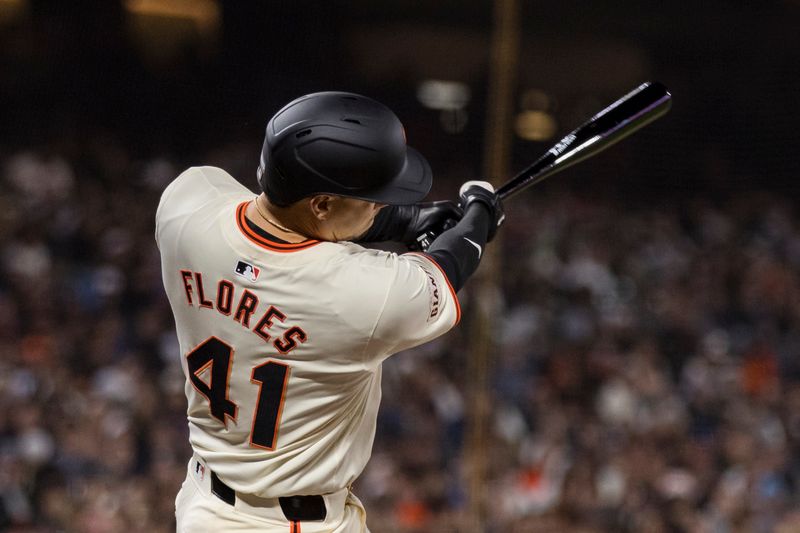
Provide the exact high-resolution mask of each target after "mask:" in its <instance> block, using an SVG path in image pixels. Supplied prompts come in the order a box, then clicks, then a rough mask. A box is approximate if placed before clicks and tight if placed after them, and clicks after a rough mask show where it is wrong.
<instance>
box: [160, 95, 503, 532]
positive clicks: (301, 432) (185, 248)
mask: <svg viewBox="0 0 800 533" xmlns="http://www.w3.org/2000/svg"><path fill="white" fill-rule="evenodd" d="M258 182H259V185H260V188H261V190H262V193H261V194H260V195H259V196H257V197H255V198H254V197H253V194H252V193H251V192H250V191H249V190H248V189H246V188H245V187H243V186H242V185H240V184H239V183H238V182H237V181H236V180H235V179H234V178H233V177H231V176H230V175H229V174H227V173H226V172H225V171H223V170H221V169H219V168H213V167H195V168H190V169H188V170H186V171H185V172H183V173H182V174H181V175H180V176H178V177H177V178H176V179H175V180H174V181H173V182H172V183H171V184H170V185H169V186H168V187H167V188H166V190H165V191H164V193H163V195H162V197H161V201H160V203H159V206H158V210H157V213H156V241H157V243H158V247H159V249H160V252H161V264H162V276H163V281H164V287H165V290H166V293H167V296H168V298H169V301H170V305H171V307H172V311H173V313H174V316H175V325H176V330H177V334H178V339H179V341H180V347H181V353H182V357H181V364H182V367H183V372H184V374H185V376H186V386H185V391H186V397H187V400H188V409H187V417H188V423H189V438H190V441H191V445H192V449H193V451H194V455H193V457H192V458H191V460H190V461H189V465H188V473H187V477H186V480H185V481H184V483H183V486H182V487H181V490H180V492H179V494H178V497H177V499H176V518H177V529H178V531H181V532H193V533H196V532H202V531H214V532H217V531H276V532H287V533H300V532H301V531H302V532H303V533H313V532H323V531H324V532H363V531H367V526H366V521H365V512H364V508H363V507H362V505H361V503H360V502H359V500H358V499H357V498H356V496H354V495H353V493H352V492H351V490H350V486H351V484H352V483H353V481H354V480H355V479H356V478H357V477H358V475H359V474H360V473H361V471H362V470H363V468H364V466H365V464H366V462H367V460H368V459H369V456H370V453H371V447H372V441H373V437H374V435H375V423H376V415H377V412H378V405H379V403H380V398H381V383H380V382H381V362H382V361H383V360H384V359H386V358H387V357H389V356H390V355H392V354H394V353H397V352H399V351H401V350H405V349H407V348H411V347H413V346H416V345H419V344H421V343H424V342H426V341H429V340H431V339H434V338H435V337H438V336H440V335H442V334H443V333H445V332H447V331H448V330H449V329H450V328H452V327H453V326H454V325H455V324H456V323H457V322H458V320H459V313H460V311H459V304H458V299H457V297H456V292H457V291H458V290H459V289H460V288H461V287H462V286H463V285H464V283H465V282H466V281H467V279H468V278H469V276H470V275H471V274H472V273H473V272H474V271H475V269H476V268H477V266H478V263H479V261H480V257H481V255H482V253H483V248H484V246H485V245H486V243H487V242H488V241H490V240H491V238H492V237H493V235H494V234H495V232H496V230H497V228H498V226H499V225H500V223H501V222H502V218H503V213H502V209H501V206H500V203H499V200H498V198H497V196H496V195H495V194H494V192H493V189H492V187H491V186H490V185H489V184H488V183H485V182H468V183H465V184H464V186H462V188H461V191H460V200H459V203H456V202H450V201H444V202H434V203H425V204H421V203H419V202H420V200H422V199H423V198H424V197H425V196H426V194H427V193H428V191H429V189H430V186H431V172H430V168H429V166H428V163H427V162H426V160H425V159H424V158H423V157H422V156H421V155H420V154H419V153H418V152H416V151H415V150H413V149H412V148H409V147H407V146H406V140H405V132H404V131H403V127H402V125H401V123H400V121H399V120H398V118H397V117H396V116H395V115H394V114H393V113H392V112H391V111H390V110H389V109H388V108H386V107H385V106H383V105H382V104H380V103H378V102H376V101H374V100H371V99H369V98H366V97H364V96H360V95H356V94H351V93H342V92H323V93H315V94H310V95H307V96H303V97H301V98H298V99H297V100H294V101H293V102H291V103H289V104H288V105H286V106H285V107H284V108H282V109H281V110H280V111H278V113H277V114H276V115H275V116H274V117H272V119H271V120H270V121H269V123H268V125H267V133H266V139H265V141H264V146H263V150H262V154H261V163H260V166H259V169H258ZM453 224H454V225H453ZM445 225H453V227H451V228H450V229H448V230H446V231H443V228H444V227H445ZM423 232H432V233H433V234H434V235H438V237H436V238H435V240H433V242H432V244H431V245H430V247H429V248H428V249H427V251H425V252H413V253H404V254H400V255H398V254H395V253H389V252H385V251H378V250H374V249H367V248H364V247H362V246H361V245H360V244H358V242H376V241H389V240H394V241H398V242H403V243H406V244H411V243H413V242H414V240H415V238H416V237H417V236H418V235H419V234H421V233H423Z"/></svg>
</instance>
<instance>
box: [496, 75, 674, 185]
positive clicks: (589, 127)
mask: <svg viewBox="0 0 800 533" xmlns="http://www.w3.org/2000/svg"><path fill="white" fill-rule="evenodd" d="M671 105H672V95H670V93H669V91H668V90H667V88H666V87H665V86H664V85H662V84H660V83H657V82H648V83H643V84H642V85H640V86H639V87H637V88H636V89H634V90H633V91H631V92H629V93H628V94H626V95H625V96H623V97H622V98H620V99H619V100H617V101H616V102H614V103H613V104H611V105H609V106H608V107H606V108H605V109H603V110H602V111H600V112H599V113H597V114H596V115H594V116H593V117H592V118H590V119H589V120H588V121H586V122H585V123H584V124H582V125H581V126H579V127H578V128H577V129H575V130H573V131H572V132H571V133H570V134H568V135H567V136H566V137H564V138H563V139H561V141H559V142H558V143H556V144H555V145H554V146H553V147H552V148H550V150H548V151H547V153H545V154H544V155H543V156H542V157H540V158H539V159H538V160H537V161H536V162H534V163H533V164H532V165H530V166H528V167H527V168H526V169H524V170H523V171H522V172H520V173H519V174H517V175H516V176H514V177H513V178H511V179H510V180H509V181H507V182H506V183H504V184H503V185H501V186H500V187H499V188H498V189H497V194H498V195H499V196H500V198H502V199H504V200H505V199H507V198H510V197H511V196H513V195H515V194H517V193H518V192H521V191H522V190H523V189H526V188H528V187H530V186H531V185H533V184H535V183H539V182H540V181H542V180H544V179H546V178H548V177H550V176H552V175H553V174H555V173H556V172H560V171H562V170H564V169H565V168H568V167H570V166H572V165H574V164H575V163H578V162H580V161H583V160H584V159H586V158H588V157H591V156H593V155H595V154H597V153H598V152H600V151H602V150H605V149H606V148H608V147H609V146H611V145H613V144H615V143H617V142H619V141H621V140H622V139H624V138H625V137H627V136H628V135H630V134H632V133H634V132H635V131H637V130H639V129H641V128H642V127H644V126H646V125H647V124H649V123H650V122H652V121H653V120H655V119H657V118H658V117H660V116H661V115H663V114H664V113H666V112H667V111H669V108H670V106H671Z"/></svg>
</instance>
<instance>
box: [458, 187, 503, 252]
mask: <svg viewBox="0 0 800 533" xmlns="http://www.w3.org/2000/svg"><path fill="white" fill-rule="evenodd" d="M458 194H459V198H460V200H461V201H460V205H461V208H462V209H463V210H464V212H465V213H466V212H467V210H468V209H469V206H470V205H472V204H474V203H480V204H483V205H484V206H485V207H486V209H487V210H488V211H489V215H490V216H491V223H490V224H489V235H488V236H487V237H486V242H491V240H492V239H494V236H495V235H496V234H497V228H499V227H500V226H501V225H502V224H503V221H504V220H505V219H506V215H505V213H504V212H503V204H502V202H501V201H500V197H499V196H498V195H497V194H496V193H495V192H494V187H492V184H491V183H489V182H488V181H468V182H466V183H465V184H464V185H462V186H461V189H460V190H459V191H458Z"/></svg>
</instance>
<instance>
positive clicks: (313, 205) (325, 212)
mask: <svg viewBox="0 0 800 533" xmlns="http://www.w3.org/2000/svg"><path fill="white" fill-rule="evenodd" d="M335 199H336V197H335V196H332V195H330V194H317V195H315V196H312V197H311V198H310V199H309V201H308V206H309V208H310V209H311V213H312V214H313V215H314V217H315V218H316V219H317V220H328V218H330V216H331V211H332V209H333V204H334V203H335Z"/></svg>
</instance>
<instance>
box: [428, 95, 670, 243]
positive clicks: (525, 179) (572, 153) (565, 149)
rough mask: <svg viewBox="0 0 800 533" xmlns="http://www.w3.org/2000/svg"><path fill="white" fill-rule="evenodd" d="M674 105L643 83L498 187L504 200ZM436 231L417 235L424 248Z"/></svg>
mask: <svg viewBox="0 0 800 533" xmlns="http://www.w3.org/2000/svg"><path fill="white" fill-rule="evenodd" d="M671 105H672V95H671V94H670V93H669V91H668V90H667V88H666V87H664V86H663V85H662V84H660V83H656V82H647V83H643V84H642V85H640V86H639V87H637V88H636V89H634V90H632V91H631V92H629V93H628V94H626V95H625V96H623V97H622V98H620V99H619V100H617V101H616V102H614V103H613V104H611V105H609V106H608V107H606V108H605V109H603V110H602V111H600V112H599V113H597V114H596V115H595V116H593V117H592V118H590V119H589V120H587V121H586V122H584V123H583V124H582V125H581V126H579V127H578V128H577V129H575V130H573V131H572V132H571V133H569V134H568V135H567V136H566V137H564V138H563V139H561V140H560V141H558V142H557V143H556V144H555V145H554V146H553V147H552V148H550V149H549V150H548V151H547V152H546V153H545V154H544V155H543V156H542V157H540V158H539V159H537V160H536V161H535V162H534V163H533V164H532V165H530V166H528V167H527V168H525V169H524V170H522V171H521V172H520V173H519V174H517V175H516V176H514V177H513V178H511V179H510V180H508V181H507V182H505V183H504V184H503V185H501V186H500V187H499V188H498V189H497V191H496V192H497V194H498V196H500V199H501V200H507V199H508V198H511V197H512V196H514V195H516V194H518V193H520V192H522V191H523V190H525V189H527V188H528V187H530V186H531V185H534V184H536V183H539V182H540V181H543V180H545V179H546V178H549V177H550V176H552V175H553V174H555V173H556V172H560V171H562V170H564V169H565V168H568V167H571V166H572V165H574V164H575V163H579V162H580V161H583V160H584V159H587V158H589V157H591V156H593V155H595V154H598V153H600V152H602V151H603V150H605V149H606V148H608V147H609V146H611V145H612V144H614V143H616V142H619V141H621V140H622V139H624V138H625V137H627V136H628V135H630V134H632V133H633V132H635V131H637V130H639V129H641V128H642V127H644V126H645V125H647V124H649V123H650V122H652V121H654V120H655V119H657V118H659V117H660V116H662V115H663V114H665V113H666V112H667V111H669V108H670V106H671ZM435 238H436V235H435V234H433V233H432V232H426V233H423V234H422V235H420V236H419V237H417V243H419V244H418V245H419V247H420V248H421V249H422V250H427V248H428V246H429V245H430V243H431V242H432V241H433V239H435Z"/></svg>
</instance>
